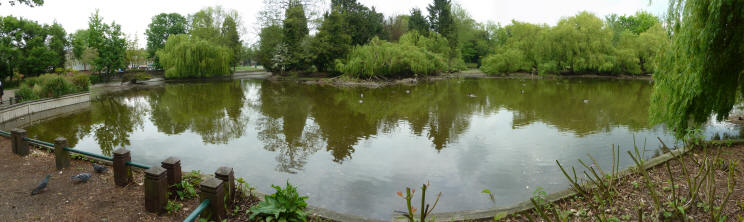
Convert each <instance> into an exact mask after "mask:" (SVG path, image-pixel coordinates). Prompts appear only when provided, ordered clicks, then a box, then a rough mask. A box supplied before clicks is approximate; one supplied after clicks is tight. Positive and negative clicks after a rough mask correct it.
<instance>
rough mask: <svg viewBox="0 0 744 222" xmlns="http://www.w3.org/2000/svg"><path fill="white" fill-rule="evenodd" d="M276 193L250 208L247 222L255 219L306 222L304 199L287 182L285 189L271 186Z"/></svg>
mask: <svg viewBox="0 0 744 222" xmlns="http://www.w3.org/2000/svg"><path fill="white" fill-rule="evenodd" d="M271 187H273V188H274V189H276V192H275V193H274V194H271V195H269V196H266V199H265V200H264V201H261V202H259V203H258V205H256V206H253V207H251V209H250V211H251V212H252V213H251V216H250V218H249V219H248V220H250V221H253V220H254V218H255V217H262V218H263V219H264V220H262V221H289V222H292V221H306V217H307V213H306V212H305V207H307V203H306V202H305V199H307V197H302V196H300V195H299V194H298V193H297V189H296V188H295V187H293V186H292V185H291V184H289V181H287V188H286V189H282V188H281V187H279V186H274V185H271Z"/></svg>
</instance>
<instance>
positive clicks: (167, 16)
mask: <svg viewBox="0 0 744 222" xmlns="http://www.w3.org/2000/svg"><path fill="white" fill-rule="evenodd" d="M186 29H187V24H186V18H185V17H183V16H182V15H181V14H178V13H160V14H158V15H156V16H153V17H152V22H150V24H149V25H147V30H145V36H146V37H147V54H148V56H149V57H150V58H151V59H153V65H155V66H156V67H158V68H161V66H160V59H159V58H158V57H157V54H156V53H155V52H157V51H158V50H159V49H162V48H163V47H165V41H167V40H168V37H169V36H170V35H177V34H185V33H186Z"/></svg>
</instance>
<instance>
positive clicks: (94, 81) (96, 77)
mask: <svg viewBox="0 0 744 222" xmlns="http://www.w3.org/2000/svg"><path fill="white" fill-rule="evenodd" d="M89 78H90V84H97V83H101V82H102V81H103V79H101V75H99V74H90V77H89Z"/></svg>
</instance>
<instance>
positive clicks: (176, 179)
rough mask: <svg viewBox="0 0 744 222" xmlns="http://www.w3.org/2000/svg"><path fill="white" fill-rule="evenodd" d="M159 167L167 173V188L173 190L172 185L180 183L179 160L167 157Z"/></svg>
mask: <svg viewBox="0 0 744 222" xmlns="http://www.w3.org/2000/svg"><path fill="white" fill-rule="evenodd" d="M160 165H161V166H162V167H163V168H165V170H167V171H168V172H167V174H168V179H167V180H168V187H171V188H173V185H175V184H177V183H180V182H181V180H182V179H181V177H182V176H181V160H179V159H178V158H175V157H168V159H165V160H163V162H161V163H160Z"/></svg>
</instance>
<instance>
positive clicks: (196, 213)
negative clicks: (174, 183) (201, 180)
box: [183, 199, 209, 222]
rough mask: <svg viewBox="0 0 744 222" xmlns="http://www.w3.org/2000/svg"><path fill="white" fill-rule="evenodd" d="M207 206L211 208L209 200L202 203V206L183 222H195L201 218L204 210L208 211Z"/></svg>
mask: <svg viewBox="0 0 744 222" xmlns="http://www.w3.org/2000/svg"><path fill="white" fill-rule="evenodd" d="M207 206H209V199H206V200H204V201H202V202H201V204H199V206H198V207H196V209H194V211H193V212H191V214H189V216H188V217H186V219H183V222H193V221H194V220H196V218H197V217H199V214H201V212H202V211H204V209H207Z"/></svg>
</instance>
